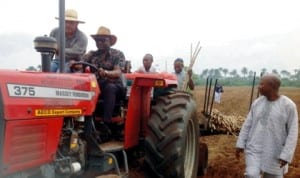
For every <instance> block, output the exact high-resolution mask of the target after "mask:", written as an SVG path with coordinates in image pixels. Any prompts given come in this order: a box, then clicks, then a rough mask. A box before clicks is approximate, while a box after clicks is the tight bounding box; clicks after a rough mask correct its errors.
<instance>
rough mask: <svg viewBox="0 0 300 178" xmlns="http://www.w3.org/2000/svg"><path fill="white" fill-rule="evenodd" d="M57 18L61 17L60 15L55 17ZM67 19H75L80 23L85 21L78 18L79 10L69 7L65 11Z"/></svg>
mask: <svg viewBox="0 0 300 178" xmlns="http://www.w3.org/2000/svg"><path fill="white" fill-rule="evenodd" d="M55 18H56V19H59V18H58V17H55ZM65 20H66V21H74V22H78V23H85V22H84V21H81V20H78V14H77V11H76V10H74V9H67V10H66V11H65Z"/></svg>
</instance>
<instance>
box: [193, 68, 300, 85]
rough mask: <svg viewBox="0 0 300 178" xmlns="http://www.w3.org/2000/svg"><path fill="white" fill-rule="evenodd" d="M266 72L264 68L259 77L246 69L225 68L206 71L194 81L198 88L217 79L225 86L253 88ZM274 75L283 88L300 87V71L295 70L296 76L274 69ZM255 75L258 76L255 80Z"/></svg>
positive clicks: (195, 76) (195, 75)
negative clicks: (277, 77)
mask: <svg viewBox="0 0 300 178" xmlns="http://www.w3.org/2000/svg"><path fill="white" fill-rule="evenodd" d="M238 71H241V74H242V76H240V75H239V74H238ZM266 72H267V69H265V68H263V69H262V70H261V74H259V75H258V74H256V73H255V72H253V71H252V70H249V69H247V68H246V67H243V68H242V69H241V70H236V69H233V70H231V71H229V70H228V69H225V68H216V69H204V70H203V71H202V73H201V74H199V75H198V74H194V76H193V80H194V83H195V85H198V86H204V85H206V82H207V78H209V79H210V78H211V79H212V81H213V84H214V83H215V79H218V82H219V83H220V84H221V85H225V86H252V85H253V82H254V85H258V82H259V80H260V75H262V74H263V73H266ZM272 73H274V74H276V75H278V76H279V77H280V78H281V86H283V87H300V69H295V70H294V74H291V73H290V72H288V71H286V70H281V71H277V70H276V69H273V70H272ZM254 74H256V75H255V79H254Z"/></svg>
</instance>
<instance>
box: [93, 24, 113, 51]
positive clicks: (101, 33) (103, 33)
mask: <svg viewBox="0 0 300 178" xmlns="http://www.w3.org/2000/svg"><path fill="white" fill-rule="evenodd" d="M91 37H92V38H94V40H95V41H97V38H99V37H109V38H110V44H111V46H112V45H114V44H115V43H116V42H117V37H116V36H115V35H112V34H111V33H110V30H109V28H107V27H104V26H101V27H99V28H98V31H97V33H96V34H95V35H91Z"/></svg>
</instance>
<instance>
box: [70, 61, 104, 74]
mask: <svg viewBox="0 0 300 178" xmlns="http://www.w3.org/2000/svg"><path fill="white" fill-rule="evenodd" d="M76 65H81V66H82V67H80V70H76V67H75V66H76ZM87 67H89V70H90V71H89V72H91V73H94V74H97V73H98V68H97V67H96V66H95V65H93V64H91V63H88V62H83V61H78V62H74V63H73V64H72V65H71V66H70V71H71V73H75V72H81V73H87V72H86V68H87Z"/></svg>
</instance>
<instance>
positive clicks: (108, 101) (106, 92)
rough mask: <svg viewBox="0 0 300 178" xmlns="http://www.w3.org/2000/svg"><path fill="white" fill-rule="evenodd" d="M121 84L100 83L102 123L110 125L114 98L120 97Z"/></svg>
mask: <svg viewBox="0 0 300 178" xmlns="http://www.w3.org/2000/svg"><path fill="white" fill-rule="evenodd" d="M121 89H122V83H114V82H111V81H107V80H104V81H100V90H101V94H100V98H101V99H103V111H104V113H103V121H104V122H106V123H111V120H112V115H113V111H114V107H115V102H116V98H117V97H118V96H120V94H121Z"/></svg>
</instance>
